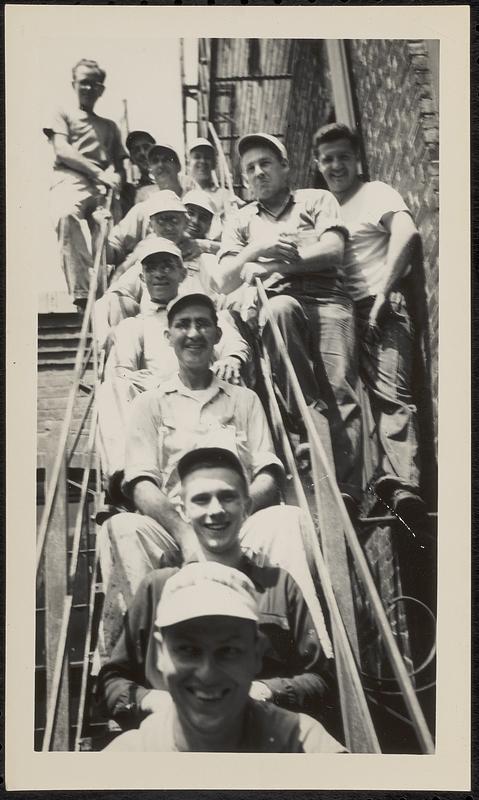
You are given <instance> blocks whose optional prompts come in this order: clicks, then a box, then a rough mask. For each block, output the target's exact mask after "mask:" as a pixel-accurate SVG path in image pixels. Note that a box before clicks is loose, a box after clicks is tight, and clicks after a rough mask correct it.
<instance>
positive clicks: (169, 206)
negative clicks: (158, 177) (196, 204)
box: [146, 189, 188, 217]
mask: <svg viewBox="0 0 479 800" xmlns="http://www.w3.org/2000/svg"><path fill="white" fill-rule="evenodd" d="M146 202H147V203H148V206H147V209H148V213H149V215H150V217H152V216H153V214H160V213H161V212H162V211H177V212H180V213H182V214H187V213H188V212H187V210H186V208H185V206H184V204H183V203H182V202H181V200H180V198H179V197H178V195H177V194H175V193H174V192H172V191H171V189H161V190H160V191H158V192H155V193H154V194H153V195H152V196H151V197H149V198H148V200H147V201H146Z"/></svg>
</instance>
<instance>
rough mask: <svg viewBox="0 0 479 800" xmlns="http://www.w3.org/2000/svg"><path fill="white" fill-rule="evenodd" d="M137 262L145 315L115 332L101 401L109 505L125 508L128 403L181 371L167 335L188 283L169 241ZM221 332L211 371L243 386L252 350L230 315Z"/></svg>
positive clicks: (221, 319) (151, 245)
mask: <svg viewBox="0 0 479 800" xmlns="http://www.w3.org/2000/svg"><path fill="white" fill-rule="evenodd" d="M177 202H178V203H179V201H178V200H177ZM165 213H166V212H165ZM158 216H161V215H158ZM183 216H184V215H183ZM138 256H139V261H140V264H141V268H142V271H141V273H140V276H139V281H140V283H141V284H142V285H143V286H144V287H145V293H144V294H145V296H144V298H143V299H142V302H141V313H140V314H138V315H137V316H135V317H128V318H127V319H124V320H122V321H121V322H120V324H119V325H118V326H117V328H116V330H115V344H114V347H113V349H112V351H111V352H110V355H109V358H108V362H107V368H106V373H105V374H106V380H105V381H104V382H103V384H102V385H101V387H100V390H99V396H98V403H99V405H98V414H99V430H100V440H99V441H100V444H101V454H102V468H103V474H104V478H105V485H106V487H107V489H108V495H109V500H110V502H114V503H118V504H120V505H123V503H124V498H123V497H122V496H121V493H120V492H119V488H118V487H119V483H120V482H121V480H122V478H123V470H124V463H125V420H126V419H127V418H128V413H129V407H130V403H131V401H132V400H133V399H134V398H135V397H136V396H137V395H138V394H140V393H141V392H143V391H145V390H146V389H152V388H154V387H158V386H160V385H161V384H162V382H163V381H165V380H167V379H168V378H171V377H172V376H173V375H174V374H175V372H176V371H177V370H178V360H177V357H176V355H175V352H174V350H173V348H171V347H170V346H169V343H168V341H167V340H166V339H165V335H164V334H165V331H166V330H167V327H168V320H167V305H168V303H169V302H170V301H172V300H173V298H175V297H177V296H178V294H179V291H180V287H182V285H183V283H185V282H187V281H188V279H187V278H186V280H185V276H186V269H185V267H184V265H183V261H182V258H181V253H180V250H179V249H178V248H177V247H176V245H175V244H174V243H173V242H171V241H170V240H169V239H165V238H161V237H156V236H150V237H148V238H146V239H145V240H144V242H143V243H142V246H141V248H140V250H139V252H138ZM218 328H219V330H220V332H221V336H220V339H219V341H218V342H217V344H216V345H215V347H214V350H213V353H212V357H211V364H210V366H211V369H212V371H213V372H214V374H215V375H217V376H218V377H219V378H222V379H224V380H226V381H230V382H231V383H239V382H240V378H241V370H242V369H243V367H244V366H245V365H246V364H247V363H248V361H249V358H250V351H249V348H248V345H247V344H246V342H245V341H244V340H243V339H242V338H241V336H240V334H239V332H238V331H237V329H236V328H235V326H234V325H233V324H232V321H231V317H230V316H229V314H228V312H227V311H220V312H219V313H218Z"/></svg>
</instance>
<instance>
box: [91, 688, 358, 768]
mask: <svg viewBox="0 0 479 800" xmlns="http://www.w3.org/2000/svg"><path fill="white" fill-rule="evenodd" d="M163 705H164V708H163V709H162V710H161V711H157V712H155V713H154V714H151V715H150V716H149V717H147V718H146V719H145V720H144V721H143V722H142V723H141V725H140V727H139V729H138V730H136V731H128V732H127V733H123V734H121V736H118V737H117V738H116V739H114V740H113V742H111V743H110V744H109V745H108V746H107V747H106V748H105V750H110V751H115V750H116V751H118V752H143V753H145V752H150V753H151V752H157V753H168V752H170V753H171V752H175V751H180V750H181V749H182V748H180V747H179V746H178V745H177V744H176V743H175V738H174V715H175V711H174V706H173V702H172V700H171V697H170V695H169V694H168V693H167V692H165V693H164V696H163ZM236 752H240V753H346V752H347V750H346V749H345V747H344V746H343V745H342V744H340V743H339V742H338V741H336V739H334V738H333V737H332V736H331V735H330V734H329V733H328V732H327V731H326V729H325V728H324V727H323V726H322V725H321V723H320V722H317V721H316V720H315V719H313V718H312V717H309V716H308V715H307V714H297V713H294V712H292V711H286V710H285V709H282V708H276V707H275V706H274V705H273V704H272V703H260V702H258V701H255V700H252V699H249V700H248V704H247V708H246V714H245V721H244V726H243V735H242V737H241V741H240V742H239V743H238V748H237V751H236Z"/></svg>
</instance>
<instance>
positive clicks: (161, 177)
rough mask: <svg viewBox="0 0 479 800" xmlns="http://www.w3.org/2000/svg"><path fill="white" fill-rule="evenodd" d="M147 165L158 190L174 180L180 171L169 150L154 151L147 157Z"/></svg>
mask: <svg viewBox="0 0 479 800" xmlns="http://www.w3.org/2000/svg"><path fill="white" fill-rule="evenodd" d="M148 164H149V167H150V172H151V174H152V175H153V178H154V179H155V181H156V183H157V184H158V186H159V187H160V189H161V188H162V186H163V185H165V186H167V185H169V184H170V183H171V182H172V181H174V180H176V179H177V176H178V173H179V171H180V165H179V164H178V161H177V160H176V158H175V157H174V155H173V153H172V152H171V150H163V149H161V150H155V152H154V153H153V154H152V155H150V156H149V157H148Z"/></svg>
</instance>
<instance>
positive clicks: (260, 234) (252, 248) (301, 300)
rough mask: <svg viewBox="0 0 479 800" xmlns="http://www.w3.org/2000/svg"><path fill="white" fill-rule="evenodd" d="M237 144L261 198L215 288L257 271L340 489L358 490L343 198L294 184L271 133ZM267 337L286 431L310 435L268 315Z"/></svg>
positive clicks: (238, 223)
mask: <svg viewBox="0 0 479 800" xmlns="http://www.w3.org/2000/svg"><path fill="white" fill-rule="evenodd" d="M238 152H239V155H240V157H241V166H242V170H243V173H244V178H245V180H246V181H247V183H248V185H249V187H250V189H251V190H252V192H253V194H254V196H255V198H256V199H255V201H254V202H252V203H249V204H248V205H247V206H245V207H244V208H242V209H240V210H239V211H238V213H237V214H236V216H235V217H234V218H233V217H231V218H230V220H229V221H228V223H227V224H226V226H225V229H224V231H223V238H222V242H221V250H220V254H219V266H218V270H217V273H216V274H217V278H216V283H217V288H218V290H219V291H223V292H231V291H233V290H235V289H236V288H237V287H238V286H240V285H241V283H242V281H244V280H246V281H247V282H254V279H255V278H256V277H259V278H260V279H261V280H262V281H263V282H264V286H265V289H266V290H267V293H268V296H269V299H270V306H271V310H272V313H273V315H274V317H275V319H276V322H277V324H278V326H279V328H280V330H281V333H282V335H283V339H284V341H285V344H286V347H287V349H288V353H289V356H290V358H291V361H292V363H293V365H294V368H295V370H296V374H297V376H298V380H299V383H300V385H301V388H302V390H303V393H304V395H305V399H306V402H307V403H308V404H310V405H315V404H316V405H317V406H318V407H319V406H320V410H323V411H325V412H326V415H327V418H328V422H329V428H330V432H331V442H332V448H333V454H334V461H335V468H336V477H337V481H338V484H339V487H340V489H341V491H342V492H343V493H344V494H347V495H349V496H351V497H352V498H353V500H357V499H359V496H360V491H361V477H362V472H361V468H362V463H361V409H360V406H359V401H358V397H357V393H356V389H357V377H358V376H357V372H358V370H357V358H356V352H355V335H354V320H353V310H352V302H351V299H350V298H349V297H348V295H347V294H346V291H345V288H344V285H343V281H342V274H341V267H342V259H343V251H344V240H345V238H346V237H347V235H348V232H347V229H346V227H345V226H344V224H343V223H342V221H341V216H340V209H339V205H338V202H337V200H336V199H335V197H334V196H333V195H332V194H331V192H328V191H325V190H321V189H302V190H296V191H292V190H291V187H290V170H289V162H288V157H287V152H286V148H285V147H284V144H283V143H282V142H280V141H279V139H277V138H276V137H274V136H271V135H270V134H266V133H254V134H250V135H247V136H243V137H242V138H241V139H240V140H239V142H238ZM263 342H264V344H265V346H266V348H267V350H268V354H269V356H270V359H271V363H272V367H273V371H274V374H275V377H276V382H277V384H278V386H279V389H280V391H281V394H282V396H283V398H284V406H285V409H286V415H285V416H286V420H287V425H288V427H289V428H290V430H291V431H292V432H294V433H297V434H299V436H300V438H301V439H303V440H304V438H305V429H304V424H303V423H302V421H301V417H300V414H299V409H298V406H297V404H296V401H295V398H294V394H293V391H292V389H291V385H290V383H289V380H288V376H287V372H286V369H285V367H284V365H283V362H282V360H281V358H280V356H279V353H278V350H277V348H276V346H275V343H274V338H273V335H272V332H271V329H270V326H269V325H268V324H267V323H266V324H265V326H264V330H263Z"/></svg>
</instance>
